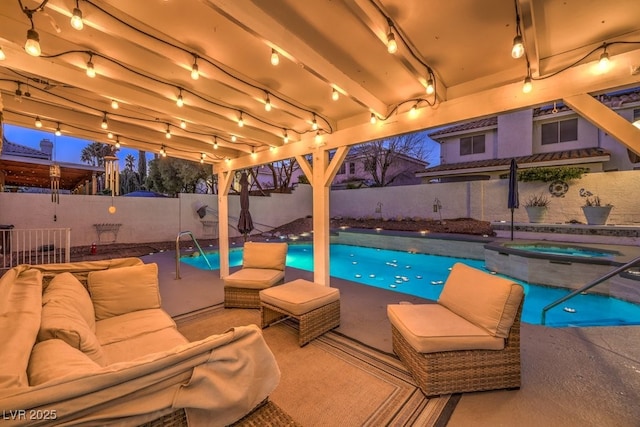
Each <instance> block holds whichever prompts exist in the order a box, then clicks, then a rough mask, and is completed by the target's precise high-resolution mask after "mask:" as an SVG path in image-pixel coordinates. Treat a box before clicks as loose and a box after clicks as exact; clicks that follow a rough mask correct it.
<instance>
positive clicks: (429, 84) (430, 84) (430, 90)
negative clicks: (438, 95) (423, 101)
mask: <svg viewBox="0 0 640 427" xmlns="http://www.w3.org/2000/svg"><path fill="white" fill-rule="evenodd" d="M425 90H426V92H427V95H432V94H433V92H435V88H434V87H433V79H431V78H429V79H428V80H427V87H426V89H425Z"/></svg>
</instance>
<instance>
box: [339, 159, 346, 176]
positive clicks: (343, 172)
mask: <svg viewBox="0 0 640 427" xmlns="http://www.w3.org/2000/svg"><path fill="white" fill-rule="evenodd" d="M345 173H347V165H346V164H345V163H344V162H342V164H341V165H340V169H338V175H344V174H345Z"/></svg>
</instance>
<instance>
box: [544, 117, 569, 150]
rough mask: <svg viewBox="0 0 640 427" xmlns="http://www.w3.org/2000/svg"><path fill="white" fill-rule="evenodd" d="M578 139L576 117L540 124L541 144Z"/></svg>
mask: <svg viewBox="0 0 640 427" xmlns="http://www.w3.org/2000/svg"><path fill="white" fill-rule="evenodd" d="M577 140H578V119H569V120H561V121H557V122H551V123H543V124H542V139H541V143H542V145H548V144H558V143H560V142H567V141H577Z"/></svg>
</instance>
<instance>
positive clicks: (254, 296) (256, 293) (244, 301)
mask: <svg viewBox="0 0 640 427" xmlns="http://www.w3.org/2000/svg"><path fill="white" fill-rule="evenodd" d="M261 290H262V289H250V288H234V287H231V286H225V287H224V308H260V291H261Z"/></svg>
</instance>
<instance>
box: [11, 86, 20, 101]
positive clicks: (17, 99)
mask: <svg viewBox="0 0 640 427" xmlns="http://www.w3.org/2000/svg"><path fill="white" fill-rule="evenodd" d="M13 99H15V100H16V102H22V89H21V88H20V83H18V88H17V89H16V91H15V93H14V96H13Z"/></svg>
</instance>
